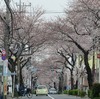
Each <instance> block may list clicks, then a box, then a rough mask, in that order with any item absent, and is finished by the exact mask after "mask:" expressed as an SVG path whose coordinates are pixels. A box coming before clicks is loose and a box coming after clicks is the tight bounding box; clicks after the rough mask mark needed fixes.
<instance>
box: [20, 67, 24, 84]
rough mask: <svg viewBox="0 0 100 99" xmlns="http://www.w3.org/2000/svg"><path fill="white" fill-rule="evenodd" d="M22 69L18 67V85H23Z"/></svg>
mask: <svg viewBox="0 0 100 99" xmlns="http://www.w3.org/2000/svg"><path fill="white" fill-rule="evenodd" d="M23 84H24V83H23V76H22V69H21V68H20V85H23Z"/></svg>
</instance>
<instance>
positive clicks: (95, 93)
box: [92, 83, 100, 97]
mask: <svg viewBox="0 0 100 99" xmlns="http://www.w3.org/2000/svg"><path fill="white" fill-rule="evenodd" d="M99 96H100V83H95V84H94V85H93V87H92V97H99Z"/></svg>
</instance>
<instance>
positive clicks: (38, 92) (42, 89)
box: [36, 85, 48, 96]
mask: <svg viewBox="0 0 100 99" xmlns="http://www.w3.org/2000/svg"><path fill="white" fill-rule="evenodd" d="M38 95H48V89H47V87H46V86H45V85H38V86H37V89H36V96H38Z"/></svg>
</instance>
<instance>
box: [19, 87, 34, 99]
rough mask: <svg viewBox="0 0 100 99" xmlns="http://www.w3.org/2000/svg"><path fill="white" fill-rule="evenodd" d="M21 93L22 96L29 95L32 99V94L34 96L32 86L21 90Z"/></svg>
mask: <svg viewBox="0 0 100 99" xmlns="http://www.w3.org/2000/svg"><path fill="white" fill-rule="evenodd" d="M20 95H21V96H27V98H29V99H31V98H32V96H33V94H32V92H31V89H30V88H25V89H23V90H20Z"/></svg>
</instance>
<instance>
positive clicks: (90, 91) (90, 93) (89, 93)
mask: <svg viewBox="0 0 100 99" xmlns="http://www.w3.org/2000/svg"><path fill="white" fill-rule="evenodd" d="M88 97H89V98H91V97H92V90H88Z"/></svg>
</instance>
